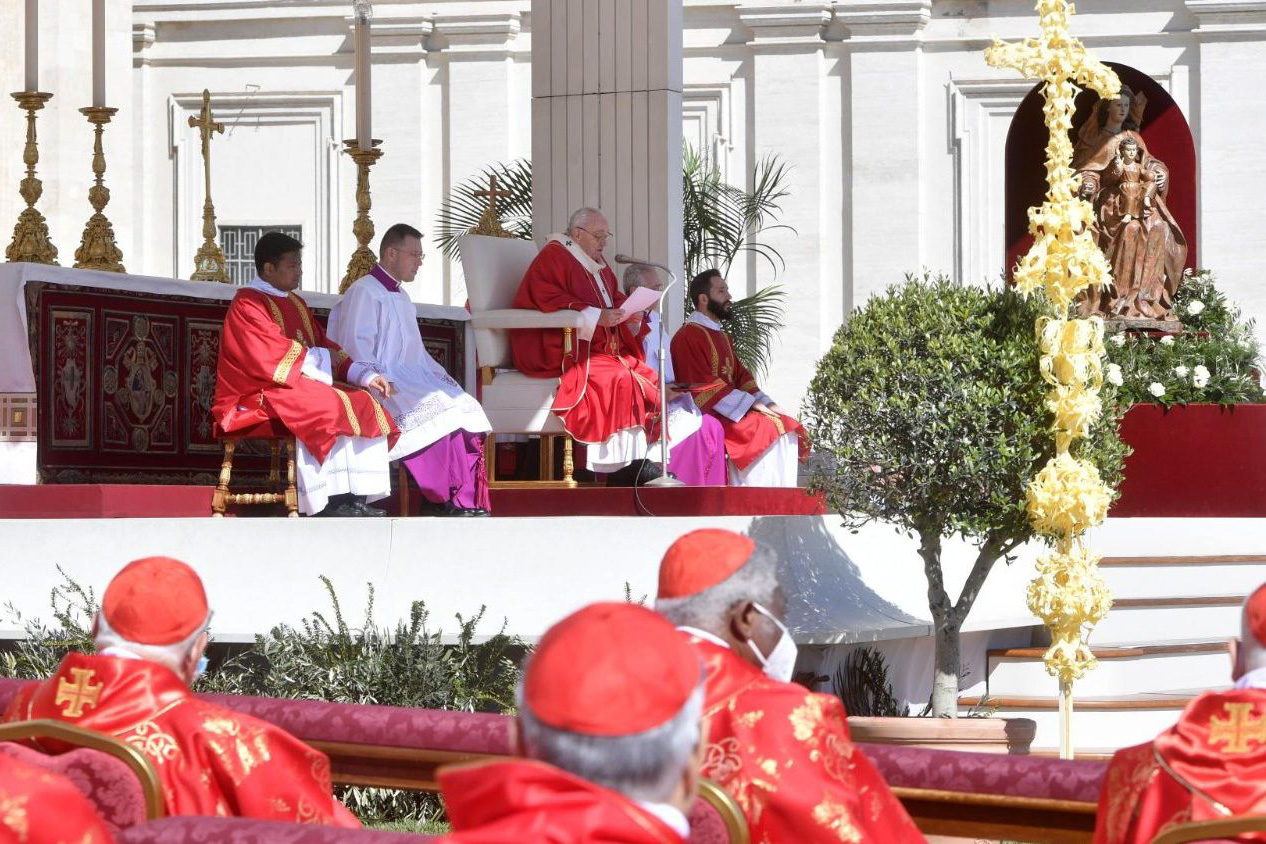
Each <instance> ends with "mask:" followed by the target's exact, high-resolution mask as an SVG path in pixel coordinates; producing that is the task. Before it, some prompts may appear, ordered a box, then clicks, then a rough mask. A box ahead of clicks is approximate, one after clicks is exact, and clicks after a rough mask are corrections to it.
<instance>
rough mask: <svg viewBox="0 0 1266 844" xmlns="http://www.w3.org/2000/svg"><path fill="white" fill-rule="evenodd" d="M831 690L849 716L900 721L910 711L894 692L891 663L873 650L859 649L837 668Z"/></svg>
mask: <svg viewBox="0 0 1266 844" xmlns="http://www.w3.org/2000/svg"><path fill="white" fill-rule="evenodd" d="M831 687H832V688H831V690H832V692H834V694H835V696H836V697H838V698H839V699H840V701H841V702H842V703H843V704H844V711H845V712H847V713H848V714H849V715H859V716H869V717H878V718H898V717H901V716H904V715H909V714H910V713H909V711H908V708H907V707H906V706H904V705H903V704H902V703H901V701H899V700H897V696H896V695H894V694H893V693H892V683H891V682H890V681H889V679H888V662H887V661H886V660H885V659H884V655H883V654H882V653H880V652H879V651H877V650H875V649H874V648H857V649H856V650H854V651H853V652H852V653H850V654H849V655H848V657H847V658H845V660H844V661H843V662H842V663H840V665H839V666H838V667H837V668H836V669H835V677H834V679H833V680H832V683H831Z"/></svg>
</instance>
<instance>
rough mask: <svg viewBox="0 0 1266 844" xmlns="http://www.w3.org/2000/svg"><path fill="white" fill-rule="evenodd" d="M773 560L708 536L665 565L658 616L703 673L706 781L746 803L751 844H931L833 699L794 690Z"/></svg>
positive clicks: (756, 549)
mask: <svg viewBox="0 0 1266 844" xmlns="http://www.w3.org/2000/svg"><path fill="white" fill-rule="evenodd" d="M786 603H787V601H786V596H785V595H784V594H783V590H782V586H780V585H779V583H778V558H777V556H776V555H775V554H774V552H773V551H772V550H771V549H770V548H768V547H766V546H764V545H761V544H758V543H756V542H754V541H753V540H751V539H749V538H748V537H746V536H742V535H740V534H737V533H732V532H730V531H728V530H720V529H714V528H705V529H702V530H696V531H692V532H690V533H688V534H686V535H685V536H683V537H681V538H680V539H678V540H677V541H676V542H674V543H673V544H672V545H671V546H669V548H668V551H667V552H665V554H664V558H663V560H662V561H661V562H660V566H659V593H658V595H657V597H656V599H655V609H656V610H657V611H658V612H659V613H660V614H661V615H663V616H664V617H665V618H667V619H668V620H669V621H671V622H672V623H673V624H675V625H677V628H678V629H679V630H681V631H682V632H683V633H685V634H686V635H687V636H689V637H690V641H691V642H692V643H693V644H694V646H695V648H696V649H697V650H698V652H699V656H700V658H702V660H703V667H704V671H705V673H706V674H707V690H708V694H707V700H706V702H705V703H704V710H703V711H704V716H705V719H706V721H707V723H708V748H707V751H706V752H705V754H704V757H703V766H702V768H701V770H700V773H701V774H702V775H703V776H705V777H707V778H708V779H711V780H712V781H713V782H715V783H717V785H719V786H721V787H722V788H724V789H725V790H726V791H727V792H728V793H729V794H730V796H731V797H733V798H734V799H735V801H736V802H737V803H738V804H739V806H740V807H741V808H742V810H743V814H744V816H746V817H747V822H748V825H749V826H750V827H751V833H752V841H795V842H799V844H815V843H816V842H821V844H827V842H834V844H838V842H840V841H854V842H874V844H881V842H882V844H914V842H921V841H923V835H922V834H921V833H920V832H919V830H918V828H917V827H916V826H915V825H914V822H913V821H912V820H910V816H909V815H908V814H906V810H905V808H904V807H902V805H901V803H900V802H899V801H898V800H897V798H896V797H895V796H894V795H893V793H892V791H891V790H890V789H889V788H888V784H887V783H885V782H884V780H883V778H882V777H881V776H880V775H879V772H878V771H877V770H875V767H874V765H873V764H871V762H870V760H869V759H867V758H866V756H865V755H864V754H863V753H862V752H861V751H860V750H858V749H857V748H856V747H854V746H853V743H852V741H851V740H850V738H849V734H848V724H847V723H846V721H845V720H844V714H845V713H844V707H843V706H841V705H840V699H839V698H837V697H835V696H834V695H825V694H817V693H814V692H810V691H809V690H808V689H806V688H804V687H803V686H800V685H797V684H796V683H792V682H790V680H791V676H792V672H793V671H794V669H795V666H796V644H795V642H794V641H792V638H791V633H790V632H789V631H788V630H787V627H786V625H785V624H784V623H783V621H782V616H783V613H784V612H785V611H786Z"/></svg>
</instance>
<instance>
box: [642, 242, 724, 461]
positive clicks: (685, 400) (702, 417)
mask: <svg viewBox="0 0 1266 844" xmlns="http://www.w3.org/2000/svg"><path fill="white" fill-rule="evenodd" d="M639 287H649V288H650V289H651V290H663V289H664V281H663V279H662V278H660V276H659V273H658V272H657V271H656V270H655V268H654V267H648V266H645V265H643V264H629V266H628V269H626V270H625V271H624V292H625V293H632V292H633V291H634V290H635V289H637V288H639ZM644 319H646V321H647V325H648V327H649V330H648V331H647V332H646V336H645V337H643V338H642V347H643V349H644V351H645V358H646V363H647V365H648V366H650V367H651V369H654V370H655V374H656V376H658V375H659V343H660V328H661V326H660V321H659V313H658V311H657V310H656V309H655V308H651V310H649V311H647V312H646V315H645V317H644ZM664 380H665V381H667V382H668V384H669V386H670V389H669V393H668V395H669V400H668V414H667V416H668V438H669V439H668V471H670V472H671V473H672V474H673V475H674V476H675V477H676V478H677V480H679V481H681V482H682V483H684V484H685V485H686V486H725V430H724V429H723V428H722V427H721V423H720V422H718V421H717V420H716V418H715V417H713V416H712V415H711V414H705V413H703V412H701V411H700V410H699V407H698V405H696V404H695V400H694V398H693V397H692V396H691V395H690V394H689V393H677V395H675V396H674V395H673V393H674V392H676V391H675V390H673V389H672V384H673V383H674V382H675V381H676V380H677V379H676V377H675V376H674V375H673V359H672V356H671V355H670V354H669V348H668V340H667V338H665V339H664Z"/></svg>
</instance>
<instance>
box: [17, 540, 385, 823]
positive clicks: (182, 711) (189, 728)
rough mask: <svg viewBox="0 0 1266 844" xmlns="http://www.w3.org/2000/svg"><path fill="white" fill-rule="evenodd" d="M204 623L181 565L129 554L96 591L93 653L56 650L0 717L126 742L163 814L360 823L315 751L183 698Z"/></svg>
mask: <svg viewBox="0 0 1266 844" xmlns="http://www.w3.org/2000/svg"><path fill="white" fill-rule="evenodd" d="M210 620H211V611H210V609H209V608H208V606H207V596H206V592H205V591H204V590H203V588H202V581H201V579H199V577H198V575H197V573H196V572H194V570H193V569H192V568H190V567H189V566H187V565H185V564H184V563H182V562H180V561H179V560H173V559H170V558H167V557H147V558H145V559H142V560H136V561H135V562H132V563H129V564H128V565H127V566H125V567H124V568H123V570H122V571H120V572H119V573H118V574H117V575H115V576H114V579H113V580H111V581H110V585H109V586H107V587H106V590H105V594H103V595H102V596H101V609H100V610H99V611H98V613H97V616H96V618H95V619H94V620H93V642H94V645H95V646H96V653H95V654H81V653H70V654H67V655H66V657H65V658H64V659H63V660H62V661H61V664H60V665H59V666H58V667H57V670H56V671H55V672H54V673H53V676H52V677H50V678H49V679H47V680H45V681H43V682H42V683H38V684H35V685H31V686H27V687H25V688H24V689H22V690H21V691H20V692H19V693H18V694H17V696H16V697H14V699H13V701H12V702H11V703H10V704H9V708H8V710H7V711H6V712H5V714H4V719H3V720H5V721H27V720H33V719H38V718H49V719H53V720H57V721H64V722H66V723H68V724H73V725H74V726H76V727H82V728H84V729H87V730H96V731H97V732H101V733H105V734H107V735H111V736H114V737H115V738H118V739H121V740H122V741H124V742H127V743H128V744H130V745H132V746H133V747H135V748H136V749H138V750H140V751H141V752H142V753H144V754H145V755H146V756H147V757H149V760H150V762H152V763H153V764H154V769H155V770H156V771H157V772H158V777H159V779H160V780H161V781H162V786H163V798H164V800H165V802H166V807H167V812H168V814H172V815H226V816H239V817H247V818H259V819H263V820H277V821H290V822H296V823H315V824H329V825H332V826H340V827H349V828H354V827H359V826H360V824H359V822H357V820H356V818H355V817H354V816H353V815H352V814H351V812H349V811H348V810H347V809H345V808H344V807H343V806H342V804H340V803H339V802H338V801H337V800H335V799H334V797H333V794H332V792H331V790H330V761H329V759H328V758H326V756H325V754H324V753H320V752H318V751H316V750H313V749H312V748H310V747H308V746H307V745H305V744H304V743H303V742H301V741H299V740H298V739H296V738H294V737H293V736H291V735H290V734H289V733H287V732H285V731H284V730H281V729H278V728H277V727H274V726H272V725H271V724H268V723H265V722H263V721H259V720H256V719H255V718H252V717H250V716H248V715H242V714H239V713H237V712H234V711H233V710H231V709H225V708H224V707H221V706H217V705H215V704H212V703H208V702H206V701H203V700H200V699H199V698H197V697H194V695H193V693H192V692H191V691H190V690H189V685H190V683H192V682H193V680H194V679H195V678H196V677H197V676H198V675H199V674H201V673H202V671H203V670H204V668H205V666H206V659H205V657H204V656H203V652H204V651H205V650H206V646H207V626H208V624H209V623H210ZM32 743H33V744H38V746H39V748H40V749H42V750H47V751H58V750H60V749H62V748H60V747H50V746H49V742H48V741H47V740H44V741H42V742H34V741H33V742H32Z"/></svg>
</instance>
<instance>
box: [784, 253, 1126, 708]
mask: <svg viewBox="0 0 1266 844" xmlns="http://www.w3.org/2000/svg"><path fill="white" fill-rule="evenodd" d="M1037 308H1038V305H1037V304H1036V302H1032V301H1025V300H1023V299H1022V298H1020V297H1019V296H1018V295H1017V294H1015V293H1012V292H1010V291H1008V290H991V289H985V288H978V287H970V286H962V285H957V284H954V283H952V282H950V281H948V280H946V279H945V278H942V277H930V276H927V275H925V276H923V277H922V278H915V277H913V276H907V278H906V283H905V284H903V285H896V286H894V287H892V288H890V289H889V290H888V291H887V292H886V293H885V294H884V295H882V296H878V297H876V298H873V299H871V300H870V301H869V302H868V303H867V304H866V305H865V306H863V307H861V308H859V309H858V310H856V311H855V312H854V313H853V314H852V316H851V318H850V319H849V321H848V323H846V324H845V325H844V326H843V327H841V328H840V329H839V331H838V332H837V333H836V335H835V338H834V342H833V345H832V347H831V349H830V351H828V352H827V353H826V355H825V356H824V357H823V358H822V359H821V361H819V362H818V369H817V374H816V376H815V377H814V380H813V383H812V384H811V385H810V388H809V394H808V396H807V398H806V399H805V404H804V406H803V410H804V413H803V416H804V419H805V421H806V422H807V423H808V425H809V427H810V430H811V431H812V433H813V438H814V444H815V447H816V448H818V449H820V450H825V451H827V452H830V454H831V455H832V456H833V459H828V460H827V461H825V462H824V464H823V465H822V467H821V468H820V469H819V470H818V471H817V472H816V473H815V479H814V486H815V487H816V488H817V489H819V490H821V491H822V492H824V493H825V495H826V498H827V502H828V504H829V505H830V506H831V507H832V509H834V510H836V511H837V512H839V514H840V515H841V516H842V517H843V519H844V524H845V526H846V527H850V528H856V527H860V526H861V525H864V524H866V523H868V522H871V521H876V520H878V521H883V522H887V523H890V524H892V525H895V526H896V527H898V528H899V529H901V530H903V531H905V532H906V533H907V534H909V535H911V536H914V537H917V539H918V542H919V551H918V553H919V555H920V557H922V560H923V570H924V573H925V574H926V576H927V584H928V609H929V611H930V613H931V616H932V623H933V630H934V637H935V660H934V663H933V672H934V676H933V682H932V700H931V705H932V713H933V715H935V716H938V717H954V716H956V715H957V709H958V689H959V673H960V671H961V662H960V656H959V650H960V642H959V633H960V631H961V630H962V626H963V621H964V620H965V619H966V618H967V614H968V613H969V612H970V611H971V608H972V604H973V603H974V602H975V600H976V597H977V596H978V595H979V594H980V589H981V587H982V586H983V585H984V582H985V578H986V577H987V576H988V574H989V571H990V569H992V568H993V565H994V563H996V562H997V561H998V560H1000V559H1007V560H1009V559H1010V557H1011V554H1012V552H1014V551H1015V549H1016V548H1017V547H1019V546H1020V545H1021V544H1023V543H1024V542H1026V541H1028V540H1029V539H1031V538H1033V536H1034V533H1033V529H1032V526H1031V525H1030V523H1029V518H1028V515H1027V514H1026V513H1025V509H1024V500H1025V497H1024V496H1025V486H1026V485H1027V484H1028V483H1029V481H1030V480H1031V479H1032V478H1033V476H1034V474H1036V472H1037V471H1038V470H1039V469H1040V468H1041V467H1042V466H1043V464H1045V463H1046V461H1047V459H1049V458H1050V457H1051V455H1052V454H1053V453H1054V450H1055V444H1054V437H1053V435H1052V433H1051V429H1050V425H1051V419H1052V417H1051V413H1050V411H1049V410H1047V408H1046V405H1045V396H1046V393H1047V391H1048V387H1047V385H1046V384H1045V383H1044V382H1043V381H1042V379H1041V376H1040V374H1039V371H1038V349H1037V344H1036V343H1035V342H1034V338H1033V324H1034V319H1035V318H1036V317H1037V315H1038V310H1037ZM1113 406H1114V402H1113V398H1112V396H1111V395H1105V397H1104V407H1105V408H1111V407H1113ZM1116 421H1117V420H1116V418H1115V417H1114V416H1112V415H1111V414H1110V413H1105V415H1104V417H1103V418H1102V419H1101V420H1100V421H1099V422H1098V423H1097V424H1096V425H1095V427H1094V429H1093V431H1092V433H1091V436H1090V437H1089V438H1087V439H1085V440H1079V441H1078V444H1077V445H1076V446H1075V450H1076V453H1077V456H1083V457H1088V458H1089V459H1090V460H1092V461H1093V462H1094V463H1095V464H1096V466H1097V467H1098V469H1099V472H1100V475H1101V476H1102V477H1103V478H1104V480H1106V481H1107V482H1108V483H1109V484H1110V485H1112V486H1113V487H1115V486H1116V485H1117V482H1118V481H1119V480H1120V476H1121V466H1122V463H1123V460H1124V456H1125V455H1124V452H1125V447H1124V446H1123V445H1122V443H1121V440H1120V437H1119V436H1118V435H1117V428H1116ZM955 535H959V536H961V537H963V538H964V539H966V540H967V541H969V542H971V543H973V544H974V545H975V546H976V547H977V554H976V558H975V561H974V563H973V564H972V567H971V570H970V572H969V574H968V576H967V579H966V582H965V583H964V585H963V588H962V591H961V593H960V594H959V596H958V598H957V600H951V598H950V595H949V594H948V592H947V591H946V588H945V580H944V575H943V572H942V568H941V544H942V542H943V541H944V540H945V539H947V538H949V537H952V536H955Z"/></svg>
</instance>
